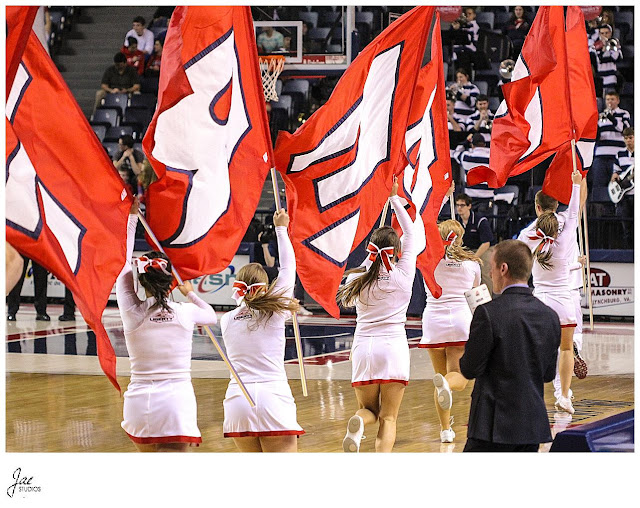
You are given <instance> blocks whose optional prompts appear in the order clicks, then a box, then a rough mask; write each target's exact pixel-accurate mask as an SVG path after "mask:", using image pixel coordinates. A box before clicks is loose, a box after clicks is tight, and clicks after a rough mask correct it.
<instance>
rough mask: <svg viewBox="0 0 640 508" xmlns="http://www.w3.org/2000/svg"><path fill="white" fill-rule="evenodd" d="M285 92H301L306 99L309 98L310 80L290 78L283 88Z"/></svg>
mask: <svg viewBox="0 0 640 508" xmlns="http://www.w3.org/2000/svg"><path fill="white" fill-rule="evenodd" d="M282 91H283V92H284V93H288V94H292V93H301V94H302V95H303V96H304V99H305V100H307V99H308V98H309V82H308V81H307V80H306V79H290V80H288V81H287V82H286V83H285V84H284V87H283V89H282Z"/></svg>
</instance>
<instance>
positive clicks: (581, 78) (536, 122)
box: [467, 6, 597, 202]
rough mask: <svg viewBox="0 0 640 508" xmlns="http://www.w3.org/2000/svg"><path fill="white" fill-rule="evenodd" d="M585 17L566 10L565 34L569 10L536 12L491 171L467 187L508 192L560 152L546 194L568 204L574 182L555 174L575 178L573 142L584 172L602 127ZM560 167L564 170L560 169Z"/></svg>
mask: <svg viewBox="0 0 640 508" xmlns="http://www.w3.org/2000/svg"><path fill="white" fill-rule="evenodd" d="M580 17H581V13H580V9H579V8H576V7H569V8H568V17H567V30H568V32H567V33H565V19H564V13H563V7H561V6H551V7H550V6H542V7H540V8H539V9H538V13H537V15H536V19H535V20H534V22H533V25H532V26H531V30H530V31H529V34H528V35H527V38H526V40H525V43H524V46H523V48H522V53H521V54H520V56H519V57H518V60H517V62H516V65H515V68H514V70H513V74H512V81H511V83H506V84H504V85H503V86H502V92H503V95H504V98H505V100H504V101H503V102H502V104H501V105H500V107H499V108H498V110H497V111H496V115H495V117H494V121H493V131H492V135H491V158H490V162H489V166H490V167H488V168H487V167H485V166H478V167H477V168H474V169H472V170H471V171H470V172H469V174H468V175H467V183H468V185H475V184H478V183H482V182H485V181H486V182H487V183H488V184H489V186H490V187H493V188H499V187H502V186H503V185H504V184H505V182H506V180H507V178H508V177H510V176H515V175H519V174H521V173H524V172H525V171H528V170H529V169H531V168H533V167H534V166H536V165H537V164H539V163H541V162H542V161H544V160H545V159H547V158H548V157H551V156H554V155H556V154H559V158H558V161H556V162H555V164H556V167H555V168H554V169H552V171H551V172H549V173H548V174H550V175H552V176H550V177H549V178H550V180H549V181H547V182H546V183H545V187H544V190H545V192H547V193H549V194H551V195H552V196H554V197H556V198H557V199H558V200H559V201H562V202H568V200H569V197H570V193H571V180H570V178H566V182H564V180H563V181H562V182H559V181H558V180H557V179H556V178H553V175H557V174H558V173H557V172H558V171H562V172H563V174H564V173H566V172H567V171H568V173H566V174H567V175H568V174H570V172H571V169H572V166H571V159H570V150H571V146H570V141H571V139H575V140H576V142H577V145H578V149H579V150H580V158H581V160H583V161H584V165H585V167H588V166H589V165H590V164H591V159H592V154H593V141H594V139H595V130H594V128H597V126H596V125H595V124H593V119H594V118H595V120H596V123H597V111H596V115H595V117H594V116H593V110H592V105H595V93H594V92H593V78H592V77H591V74H590V71H587V67H585V65H586V62H587V60H585V55H586V53H585V51H586V48H587V46H586V44H587V41H586V33H584V37H583V36H582V34H583V32H584V26H583V25H584V23H583V22H582V26H581V25H580V23H581V22H580V21H579V18H580ZM587 58H588V55H587ZM588 68H589V69H590V65H589V67H588ZM589 83H591V84H590V85H589ZM585 104H586V107H585ZM581 108H584V109H581ZM574 129H575V131H574ZM567 152H568V153H569V157H568V158H567V157H566V154H567ZM567 161H568V163H567ZM579 163H580V161H579ZM567 164H568V166H567ZM560 166H562V169H558V168H559V167H560ZM567 168H568V169H567ZM580 169H582V166H581V165H580Z"/></svg>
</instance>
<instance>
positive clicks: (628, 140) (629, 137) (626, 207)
mask: <svg viewBox="0 0 640 508" xmlns="http://www.w3.org/2000/svg"><path fill="white" fill-rule="evenodd" d="M622 136H623V137H624V144H625V146H626V148H625V149H624V150H621V151H620V152H618V153H617V154H616V161H615V163H614V165H613V174H612V175H611V181H612V182H619V181H621V180H623V179H625V178H630V179H631V181H633V180H634V175H633V173H634V169H631V166H634V168H635V158H634V156H633V154H634V146H635V136H634V133H633V127H627V128H626V129H625V130H624V131H622ZM630 169H631V171H629V170H630ZM634 194H635V190H634V189H631V190H630V191H628V192H626V193H625V195H624V196H623V197H622V199H621V200H620V202H619V203H618V204H617V205H616V215H617V216H618V217H620V218H621V219H623V220H622V232H623V236H624V247H625V249H633V201H634V199H633V196H634Z"/></svg>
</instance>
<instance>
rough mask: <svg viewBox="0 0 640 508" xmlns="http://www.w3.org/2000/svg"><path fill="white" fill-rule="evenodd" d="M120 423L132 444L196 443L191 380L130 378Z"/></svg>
mask: <svg viewBox="0 0 640 508" xmlns="http://www.w3.org/2000/svg"><path fill="white" fill-rule="evenodd" d="M121 425H122V428H123V429H124V431H125V432H126V433H127V434H128V435H129V437H130V438H131V440H132V441H133V442H134V443H139V444H159V443H191V444H192V445H195V446H198V445H199V444H200V443H201V442H202V437H201V434H200V429H198V406H197V404H196V395H195V393H194V391H193V385H192V384H191V379H163V380H136V381H131V382H130V383H129V386H128V387H127V391H126V392H125V394H124V408H123V421H122V424H121Z"/></svg>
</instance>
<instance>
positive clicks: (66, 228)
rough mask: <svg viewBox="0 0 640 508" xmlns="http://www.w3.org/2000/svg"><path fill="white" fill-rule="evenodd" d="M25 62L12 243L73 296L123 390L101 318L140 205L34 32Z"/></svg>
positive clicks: (14, 136)
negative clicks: (135, 209)
mask: <svg viewBox="0 0 640 508" xmlns="http://www.w3.org/2000/svg"><path fill="white" fill-rule="evenodd" d="M7 57H8V59H9V58H13V57H14V55H7ZM19 60H21V62H20V64H19V65H18V68H17V72H16V74H15V79H14V81H13V86H12V88H11V91H10V93H9V98H8V99H7V104H6V110H5V114H6V121H5V125H6V130H7V133H6V150H7V152H6V157H7V158H6V165H7V172H6V187H5V190H6V192H5V196H6V234H7V241H8V242H9V243H10V244H11V245H13V246H14V247H15V248H16V249H17V250H18V251H20V253H22V254H23V255H25V256H27V257H29V258H31V259H33V260H35V261H37V262H38V263H39V264H41V265H42V266H44V267H45V268H46V269H47V270H48V271H50V272H51V273H53V274H54V275H55V276H56V277H58V279H60V280H61V281H62V282H63V283H64V285H65V286H67V287H68V288H69V289H70V290H71V292H72V293H73V295H74V298H75V301H76V305H77V306H78V309H79V310H80V312H81V313H82V316H83V317H84V319H85V320H86V321H87V323H88V324H89V325H90V326H91V328H92V329H93V331H94V332H95V334H96V339H97V346H98V358H99V360H100V366H101V367H102V370H103V371H104V372H105V374H106V375H107V377H108V378H109V380H110V381H111V383H113V385H114V386H115V387H116V388H117V389H118V390H119V389H120V387H119V386H118V382H117V380H116V368H115V367H116V358H115V354H114V351H113V348H112V346H111V342H110V341H109V337H108V336H107V333H106V332H105V330H104V327H103V326H102V323H101V317H102V312H103V311H104V309H105V307H106V304H107V300H108V298H109V293H110V292H111V288H112V287H113V284H114V282H115V280H116V278H117V276H118V274H119V273H120V271H121V270H122V267H123V266H124V263H125V256H126V236H127V217H128V215H129V209H130V207H131V201H132V199H131V196H130V195H128V194H127V191H126V190H125V186H124V183H123V182H122V179H121V178H120V176H119V175H118V172H117V171H116V169H115V168H114V166H113V163H112V162H111V160H110V159H109V157H108V156H107V154H106V153H105V151H104V148H102V146H101V145H100V142H99V141H98V138H96V136H95V134H94V132H93V130H92V129H91V127H90V126H89V124H88V122H87V120H86V119H85V117H84V114H83V113H82V111H81V110H80V108H79V107H78V104H77V103H76V101H75V100H74V98H73V96H72V95H71V92H70V91H69V89H68V88H67V85H66V84H65V82H64V80H63V79H62V77H61V76H60V74H59V73H58V71H57V70H56V68H55V65H54V64H53V62H52V61H51V58H50V57H49V55H47V53H46V52H45V50H44V48H43V47H42V44H41V43H40V41H39V40H38V38H37V36H36V35H35V34H34V33H33V32H31V33H30V35H29V38H28V42H27V44H26V48H25V50H24V54H23V55H22V57H21V58H19Z"/></svg>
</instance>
